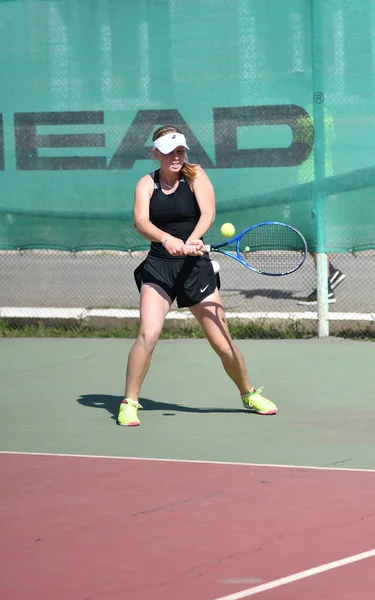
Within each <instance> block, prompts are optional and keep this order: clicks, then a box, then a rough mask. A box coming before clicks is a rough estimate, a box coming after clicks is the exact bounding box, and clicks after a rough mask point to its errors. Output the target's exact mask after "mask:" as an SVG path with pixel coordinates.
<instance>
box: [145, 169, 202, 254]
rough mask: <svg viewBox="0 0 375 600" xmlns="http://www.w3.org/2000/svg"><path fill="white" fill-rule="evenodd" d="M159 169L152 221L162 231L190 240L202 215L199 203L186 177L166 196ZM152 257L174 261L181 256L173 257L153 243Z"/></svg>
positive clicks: (156, 176) (154, 175) (151, 206)
mask: <svg viewBox="0 0 375 600" xmlns="http://www.w3.org/2000/svg"><path fill="white" fill-rule="evenodd" d="M159 171H160V170H159V169H158V170H157V171H155V172H154V174H153V179H154V192H153V194H152V196H151V199H150V221H151V223H153V224H154V225H156V227H159V229H161V230H162V231H165V233H166V234H167V235H166V236H165V237H168V234H169V235H173V236H174V237H176V238H178V239H180V240H183V241H184V242H185V241H186V240H187V239H188V238H189V236H190V235H191V233H192V232H193V231H194V228H195V226H196V224H197V223H198V221H199V217H200V215H201V211H200V208H199V206H198V202H197V200H196V198H195V195H194V194H193V192H192V191H191V189H190V186H189V184H188V182H187V181H186V179H185V177H183V175H181V177H180V181H179V184H178V186H177V188H176V190H175V191H174V192H173V194H164V192H163V191H162V189H161V187H160V178H159ZM150 256H159V257H162V258H170V259H173V260H176V259H180V260H181V256H171V255H170V254H169V252H167V250H165V248H163V246H162V245H161V243H160V242H151V249H150Z"/></svg>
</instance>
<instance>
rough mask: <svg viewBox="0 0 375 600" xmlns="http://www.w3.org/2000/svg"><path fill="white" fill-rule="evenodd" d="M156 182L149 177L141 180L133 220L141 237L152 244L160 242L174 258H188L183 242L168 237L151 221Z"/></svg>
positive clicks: (138, 185) (135, 199)
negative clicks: (152, 197)
mask: <svg viewBox="0 0 375 600" xmlns="http://www.w3.org/2000/svg"><path fill="white" fill-rule="evenodd" d="M153 191H154V182H153V180H152V178H151V177H150V176H149V175H145V176H144V177H142V179H140V180H139V181H138V183H137V185H136V186H135V190H134V207H133V220H134V227H135V228H136V230H137V231H138V233H139V234H140V235H142V236H143V237H144V238H146V240H150V241H151V242H160V243H162V244H163V245H164V248H165V249H166V250H167V252H169V254H171V255H172V256H186V255H187V249H186V246H185V244H184V242H183V241H182V240H179V239H178V238H175V237H173V236H172V235H168V234H167V233H165V231H163V230H162V229H159V227H156V225H154V224H153V223H151V221H150V200H151V196H152V194H153Z"/></svg>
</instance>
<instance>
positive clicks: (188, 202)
mask: <svg viewBox="0 0 375 600" xmlns="http://www.w3.org/2000/svg"><path fill="white" fill-rule="evenodd" d="M186 149H187V150H189V148H188V146H187V144H186V139H185V136H184V135H183V134H182V132H181V130H180V129H178V128H177V127H174V126H173V125H167V126H165V127H160V128H158V129H157V130H156V131H155V133H154V135H153V150H152V153H153V156H154V158H155V159H156V160H157V161H158V162H159V164H160V168H159V169H158V170H157V171H155V172H154V173H150V174H148V175H145V176H144V177H142V178H141V179H140V180H139V181H138V183H137V185H136V187H135V194H134V210H133V214H134V225H135V228H136V230H137V231H138V232H139V233H140V234H141V235H142V236H143V237H144V238H146V239H147V240H150V241H151V247H150V251H149V253H148V255H147V258H146V260H145V261H143V263H142V264H141V265H139V267H138V268H137V269H136V270H135V272H134V276H135V279H136V283H137V285H138V289H139V290H140V329H139V335H138V338H137V339H136V341H135V342H134V344H133V346H132V348H131V350H130V353H129V357H128V364H127V371H126V387H125V398H124V400H123V401H122V403H121V404H120V409H119V414H118V418H117V422H118V424H119V425H123V426H128V427H132V426H136V425H139V424H140V421H139V417H138V409H139V408H142V407H141V405H140V404H139V401H138V398H139V392H140V389H141V385H142V383H143V380H144V378H145V376H146V374H147V372H148V369H149V366H150V363H151V356H152V353H153V350H154V348H155V345H156V343H157V341H158V339H159V335H160V332H161V330H162V327H163V324H164V319H165V316H166V314H167V313H168V311H169V309H170V307H171V305H172V303H173V301H174V300H176V301H177V304H178V307H179V308H181V307H188V308H189V309H190V311H191V312H192V314H193V315H194V317H195V318H196V319H197V321H198V322H199V323H200V325H201V327H202V328H203V331H204V333H205V335H206V337H207V339H208V341H209V343H210V344H211V346H212V348H213V349H214V350H215V352H216V353H217V354H218V356H219V357H220V359H221V362H222V364H223V367H224V369H225V371H226V373H227V374H228V375H229V377H230V378H231V379H232V381H233V382H234V384H235V385H236V386H237V388H238V390H239V392H240V394H241V398H242V403H243V406H244V407H245V408H247V409H249V410H251V411H253V412H256V413H259V414H261V415H273V414H276V413H277V407H276V406H275V404H274V403H273V402H271V401H270V400H268V399H267V398H265V397H264V396H262V395H261V393H260V392H261V390H260V389H256V388H254V387H251V385H250V380H249V376H248V372H247V369H246V365H245V361H244V358H243V355H242V354H241V352H240V350H239V348H237V346H236V345H235V344H234V343H233V340H232V338H231V335H230V333H229V329H228V325H227V321H226V318H225V313H224V309H223V306H222V302H221V298H220V293H219V290H218V287H217V276H216V275H215V273H214V269H213V267H212V263H211V261H210V259H209V256H208V254H207V253H204V252H202V248H203V235H204V234H205V233H206V232H207V231H208V229H209V228H210V226H211V224H212V223H213V221H214V218H215V195H214V190H213V186H212V184H211V182H210V180H209V178H208V176H207V175H206V173H205V172H204V171H203V169H202V168H201V167H200V166H199V165H194V164H189V163H187V162H185V159H186V154H185V151H186Z"/></svg>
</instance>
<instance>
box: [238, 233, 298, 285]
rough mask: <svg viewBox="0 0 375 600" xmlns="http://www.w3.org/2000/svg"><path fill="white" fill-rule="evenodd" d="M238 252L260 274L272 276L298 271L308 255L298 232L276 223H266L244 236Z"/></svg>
mask: <svg viewBox="0 0 375 600" xmlns="http://www.w3.org/2000/svg"><path fill="white" fill-rule="evenodd" d="M238 249H239V252H240V255H241V258H242V260H244V261H245V262H247V263H248V264H249V265H251V266H252V267H253V268H254V269H256V270H257V271H260V272H262V273H269V274H271V275H272V274H274V275H278V274H283V273H290V272H292V271H294V270H296V269H297V268H298V267H299V265H300V264H301V263H302V262H303V261H304V258H305V253H306V247H305V243H304V240H303V238H302V237H301V236H300V235H299V233H298V232H297V231H295V230H294V229H292V228H290V227H287V226H285V225H279V224H276V223H272V224H271V223H267V224H265V225H262V226H259V227H255V228H254V229H251V230H250V231H247V232H246V233H244V235H243V236H242V238H241V239H240V240H239V248H238Z"/></svg>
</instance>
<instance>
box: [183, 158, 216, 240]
mask: <svg viewBox="0 0 375 600" xmlns="http://www.w3.org/2000/svg"><path fill="white" fill-rule="evenodd" d="M192 190H193V192H194V195H195V197H196V199H197V202H198V206H199V208H200V211H201V216H200V217H199V221H198V223H197V224H196V226H195V227H194V231H192V233H191V235H190V237H189V239H188V240H187V241H186V244H191V243H193V244H196V243H197V241H198V240H200V238H201V237H203V236H204V234H205V233H207V231H208V230H209V228H210V227H211V225H212V223H213V222H214V220H215V192H214V188H213V185H212V183H211V181H210V179H209V177H208V175H206V173H205V172H204V170H203V169H202V168H201V167H197V174H196V177H195V179H194V181H193V183H192ZM199 245H203V243H200V244H199Z"/></svg>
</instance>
